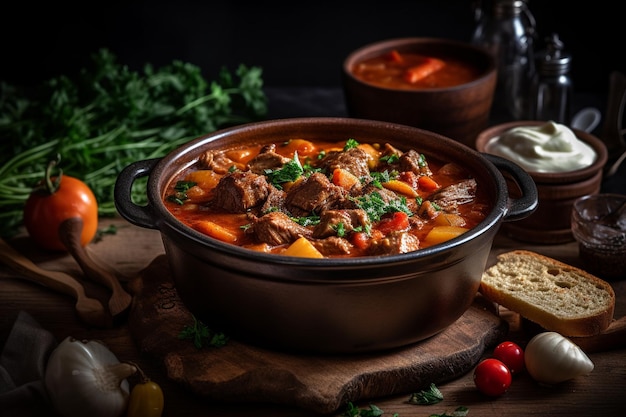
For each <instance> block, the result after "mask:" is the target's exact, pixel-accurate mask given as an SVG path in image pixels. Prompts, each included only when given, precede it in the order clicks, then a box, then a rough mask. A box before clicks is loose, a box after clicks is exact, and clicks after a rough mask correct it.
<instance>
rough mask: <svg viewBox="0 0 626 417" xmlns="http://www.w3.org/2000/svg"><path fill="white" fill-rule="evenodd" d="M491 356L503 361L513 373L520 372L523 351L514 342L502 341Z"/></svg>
mask: <svg viewBox="0 0 626 417" xmlns="http://www.w3.org/2000/svg"><path fill="white" fill-rule="evenodd" d="M493 357H494V358H496V359H499V360H501V361H502V363H504V364H505V365H506V366H507V368H509V370H510V371H511V373H512V374H513V375H515V374H519V373H520V372H522V371H523V370H524V369H525V367H526V365H525V364H524V351H523V350H522V348H521V347H519V346H518V345H517V344H516V343H513V342H508V341H507V342H502V343H500V344H499V345H498V346H496V348H495V349H494V350H493Z"/></svg>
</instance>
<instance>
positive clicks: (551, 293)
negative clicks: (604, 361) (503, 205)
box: [479, 250, 615, 336]
mask: <svg viewBox="0 0 626 417" xmlns="http://www.w3.org/2000/svg"><path fill="white" fill-rule="evenodd" d="M479 291H480V292H481V293H482V294H483V295H484V296H485V297H486V298H487V299H489V300H491V301H493V302H495V303H497V304H499V305H501V306H503V307H506V308H508V309H509V310H511V311H514V312H516V313H519V314H520V315H521V316H522V317H524V318H526V319H528V320H530V321H532V322H534V323H536V324H538V325H540V326H541V327H543V328H544V329H546V330H550V331H555V332H558V333H561V334H562V335H563V336H593V335H596V334H599V333H601V332H602V331H604V330H605V329H606V328H607V327H609V324H610V323H611V321H612V320H613V313H614V310H615V292H614V291H613V288H612V287H611V285H610V284H609V283H608V282H606V281H604V280H602V279H600V278H598V277H596V276H594V275H592V274H590V273H588V272H586V271H584V270H582V269H579V268H576V267H573V266H571V265H567V264H565V263H563V262H560V261H557V260H556V259H552V258H549V257H547V256H544V255H540V254H538V253H535V252H531V251H527V250H514V251H511V252H506V253H503V254H500V255H498V256H497V261H496V264H495V265H493V266H491V267H489V268H487V270H485V272H484V273H483V276H482V280H481V284H480V289H479Z"/></svg>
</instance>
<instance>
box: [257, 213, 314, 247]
mask: <svg viewBox="0 0 626 417" xmlns="http://www.w3.org/2000/svg"><path fill="white" fill-rule="evenodd" d="M246 233H253V234H254V236H255V237H256V239H257V240H258V241H259V242H263V243H267V244H268V245H273V246H276V245H284V244H289V243H292V242H294V241H296V240H297V239H298V238H299V237H300V236H305V237H310V236H311V231H310V230H309V229H307V228H306V227H304V226H300V225H299V224H298V223H296V222H294V221H293V220H291V219H290V218H289V216H287V215H286V214H285V213H282V212H280V211H273V212H270V213H267V214H265V215H263V216H261V217H255V218H253V220H252V225H251V226H250V227H249V228H248V229H247V230H246Z"/></svg>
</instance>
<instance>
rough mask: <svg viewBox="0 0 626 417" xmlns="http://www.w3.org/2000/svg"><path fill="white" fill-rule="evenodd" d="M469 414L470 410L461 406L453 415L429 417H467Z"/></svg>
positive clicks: (433, 415)
mask: <svg viewBox="0 0 626 417" xmlns="http://www.w3.org/2000/svg"><path fill="white" fill-rule="evenodd" d="M468 414H469V408H467V407H464V406H460V407H457V408H456V409H455V410H454V411H453V412H452V414H448V413H447V412H444V413H443V414H431V415H430V416H429V417H466V416H467V415H468Z"/></svg>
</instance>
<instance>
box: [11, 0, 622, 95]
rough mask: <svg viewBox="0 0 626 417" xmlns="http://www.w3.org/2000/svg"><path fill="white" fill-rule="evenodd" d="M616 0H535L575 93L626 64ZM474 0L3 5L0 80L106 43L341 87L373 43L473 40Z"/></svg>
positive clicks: (276, 78)
mask: <svg viewBox="0 0 626 417" xmlns="http://www.w3.org/2000/svg"><path fill="white" fill-rule="evenodd" d="M616 4H617V3H609V2H607V1H595V2H583V3H580V2H573V1H561V0H549V1H546V0H529V7H530V10H531V12H532V13H533V15H534V16H535V19H536V21H537V31H538V33H539V39H538V42H539V45H538V47H537V49H539V48H541V46H542V44H543V39H544V38H545V37H546V36H548V35H549V34H551V33H553V32H556V33H558V34H559V35H560V37H561V39H562V40H563V42H564V44H565V48H566V50H567V51H569V52H570V53H571V54H572V56H573V62H572V66H573V68H572V70H571V76H572V79H573V81H574V89H575V91H576V92H580V93H590V94H594V95H597V96H601V97H604V96H605V95H606V94H607V92H608V86H609V74H610V73H611V71H614V70H619V71H622V72H626V65H625V58H626V52H624V50H625V47H624V44H623V42H624V41H625V40H626V36H625V32H624V25H623V17H620V16H622V14H621V12H620V11H619V10H618V9H617V6H616ZM475 25H476V23H475V21H474V15H473V9H472V0H413V1H401V0H387V1H379V2H358V3H357V2H354V3H352V2H350V3H348V2H345V3H344V2H340V1H339V0H336V1H334V2H329V1H316V2H280V3H278V2H276V3H275V2H258V1H257V2H249V1H239V2H238V1H232V2H226V1H224V2H214V1H191V0H181V1H145V2H142V1H128V2H105V3H92V2H81V3H75V2H72V5H64V4H63V3H62V2H61V3H58V2H46V3H42V4H34V3H33V2H29V1H23V2H20V3H19V4H14V5H13V6H12V7H10V8H9V11H8V12H3V13H2V25H0V39H1V40H2V58H1V62H2V63H1V65H0V80H4V81H7V82H9V83H13V84H32V83H36V82H39V81H41V80H45V79H49V78H51V77H53V76H56V75H59V74H66V75H72V74H75V73H77V72H78V71H79V69H80V68H83V67H87V68H88V67H90V65H91V63H92V61H91V54H93V53H94V52H95V51H96V50H97V49H99V48H102V47H106V48H108V49H109V50H111V51H112V52H113V53H114V54H115V55H116V56H117V57H118V62H119V63H122V64H126V65H128V66H129V67H130V68H131V69H134V70H139V69H141V68H142V67H143V65H144V64H145V63H147V62H150V63H152V64H153V65H154V66H156V67H159V66H162V65H166V64H169V63H171V61H172V60H175V59H177V60H182V61H186V62H190V63H193V64H195V65H198V66H199V67H200V68H201V69H202V71H203V74H204V75H205V76H206V77H207V78H209V79H210V78H212V77H214V76H215V75H216V74H217V72H218V70H219V68H221V67H222V66H226V67H227V68H229V69H231V70H234V69H235V68H236V67H237V66H238V65H239V64H240V63H243V64H246V65H248V66H259V67H261V68H262V69H263V80H264V82H265V85H266V86H271V87H282V86H286V87H288V86H299V87H302V86H323V87H337V86H339V85H340V75H339V74H340V67H341V63H342V61H343V59H344V58H345V57H346V55H347V54H348V53H349V52H350V51H352V50H353V49H356V48H358V47H360V46H363V45H364V44H366V43H369V42H373V41H378V40H383V39H387V38H394V37H406V36H430V37H445V38H452V39H458V40H465V41H469V39H470V37H471V33H472V31H473V29H474V27H475Z"/></svg>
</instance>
